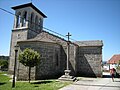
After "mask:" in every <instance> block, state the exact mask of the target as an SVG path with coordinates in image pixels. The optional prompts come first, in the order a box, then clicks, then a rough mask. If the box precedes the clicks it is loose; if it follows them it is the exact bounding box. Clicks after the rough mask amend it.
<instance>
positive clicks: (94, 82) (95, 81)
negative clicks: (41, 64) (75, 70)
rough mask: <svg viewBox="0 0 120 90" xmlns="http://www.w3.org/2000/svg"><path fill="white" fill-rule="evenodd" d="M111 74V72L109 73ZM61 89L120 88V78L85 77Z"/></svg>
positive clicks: (104, 89) (118, 89)
mask: <svg viewBox="0 0 120 90" xmlns="http://www.w3.org/2000/svg"><path fill="white" fill-rule="evenodd" d="M108 74H109V73H108ZM59 90H120V78H115V79H114V82H113V81H112V79H111V78H109V77H107V78H85V77H80V80H79V81H77V82H74V83H73V84H71V85H68V86H66V87H63V88H61V89H59Z"/></svg>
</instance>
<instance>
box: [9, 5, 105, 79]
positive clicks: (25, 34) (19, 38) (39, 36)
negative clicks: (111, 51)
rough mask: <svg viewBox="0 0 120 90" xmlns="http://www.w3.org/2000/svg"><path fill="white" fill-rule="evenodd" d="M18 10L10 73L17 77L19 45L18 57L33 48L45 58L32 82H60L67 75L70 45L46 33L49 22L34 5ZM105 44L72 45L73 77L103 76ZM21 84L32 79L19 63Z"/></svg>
mask: <svg viewBox="0 0 120 90" xmlns="http://www.w3.org/2000/svg"><path fill="white" fill-rule="evenodd" d="M12 9H13V10H15V15H16V16H15V18H14V26H13V30H12V34H11V43H10V60H9V73H11V74H12V73H13V70H14V61H15V51H14V50H15V48H14V46H15V45H16V44H18V45H19V51H18V54H19V53H20V52H21V51H23V50H24V49H25V48H31V49H34V50H36V51H37V52H39V53H40V54H41V60H40V64H39V65H38V66H35V67H33V68H32V71H31V79H33V80H34V79H35V80H37V79H48V78H58V77H60V76H61V75H63V74H64V70H65V69H66V61H67V41H66V40H65V39H63V38H61V37H59V36H56V35H54V34H52V33H50V32H47V31H45V30H44V29H43V20H44V18H47V16H46V15H45V14H43V13H42V12H41V11H40V10H39V9H38V8H36V7H35V6H34V5H33V4H32V3H27V4H22V5H18V6H14V7H12ZM102 46H103V42H102V41H101V40H93V41H76V42H70V50H69V51H70V52H69V54H70V57H69V69H70V70H71V73H70V75H73V76H88V77H101V76H102V67H101V66H102ZM16 76H17V79H18V80H27V79H28V67H25V66H24V65H22V64H21V63H19V61H18V60H17V67H16Z"/></svg>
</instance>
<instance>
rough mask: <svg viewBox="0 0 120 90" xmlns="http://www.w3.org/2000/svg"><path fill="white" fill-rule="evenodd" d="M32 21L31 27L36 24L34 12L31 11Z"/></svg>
mask: <svg viewBox="0 0 120 90" xmlns="http://www.w3.org/2000/svg"><path fill="white" fill-rule="evenodd" d="M30 21H31V27H32V28H33V26H34V13H31V18H30Z"/></svg>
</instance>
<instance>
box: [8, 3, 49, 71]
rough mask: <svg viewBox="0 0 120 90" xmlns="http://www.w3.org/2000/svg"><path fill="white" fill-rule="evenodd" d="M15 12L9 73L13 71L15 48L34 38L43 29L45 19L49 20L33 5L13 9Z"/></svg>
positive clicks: (23, 5)
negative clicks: (20, 43) (22, 42)
mask: <svg viewBox="0 0 120 90" xmlns="http://www.w3.org/2000/svg"><path fill="white" fill-rule="evenodd" d="M12 9H13V10H15V17H14V25H13V30H12V34H11V45H10V55H9V56H10V61H9V72H11V71H13V65H14V57H15V53H14V46H15V45H16V44H17V41H24V40H28V39H31V38H34V37H35V36H36V35H37V34H39V33H41V31H42V29H43V19H44V18H47V16H46V15H45V14H43V13H42V12H41V11H40V10H39V9H38V8H36V7H35V6H34V5H33V4H32V3H27V4H22V5H18V6H14V7H12Z"/></svg>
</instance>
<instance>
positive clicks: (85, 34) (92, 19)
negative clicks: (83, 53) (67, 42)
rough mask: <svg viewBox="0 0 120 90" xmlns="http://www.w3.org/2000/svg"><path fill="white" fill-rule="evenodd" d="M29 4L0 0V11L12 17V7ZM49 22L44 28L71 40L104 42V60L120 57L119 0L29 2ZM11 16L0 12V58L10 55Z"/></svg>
mask: <svg viewBox="0 0 120 90" xmlns="http://www.w3.org/2000/svg"><path fill="white" fill-rule="evenodd" d="M30 1H31V0H0V8H4V9H6V10H8V11H10V12H12V13H14V10H12V9H11V7H12V6H16V5H20V4H25V3H28V2H30ZM32 2H33V4H34V5H35V6H36V7H37V8H39V9H40V10H41V11H42V12H43V13H44V14H45V15H47V17H48V18H46V19H45V20H44V27H47V28H49V29H51V30H54V31H56V32H58V33H61V34H63V35H66V34H67V32H70V33H71V34H72V37H71V38H73V39H75V40H78V41H84V40H103V43H104V46H103V60H105V61H106V60H108V59H110V58H111V57H112V55H114V54H120V40H119V39H120V0H32ZM13 22H14V16H13V15H10V14H8V13H6V12H4V11H2V10H0V55H9V48H10V40H11V30H12V29H13Z"/></svg>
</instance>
